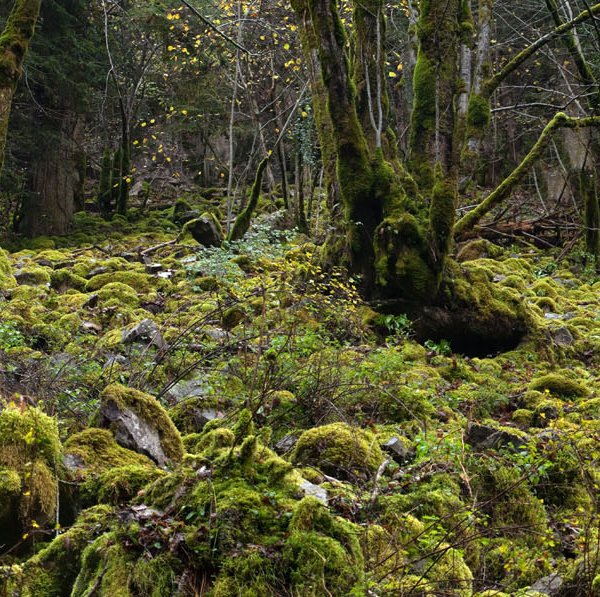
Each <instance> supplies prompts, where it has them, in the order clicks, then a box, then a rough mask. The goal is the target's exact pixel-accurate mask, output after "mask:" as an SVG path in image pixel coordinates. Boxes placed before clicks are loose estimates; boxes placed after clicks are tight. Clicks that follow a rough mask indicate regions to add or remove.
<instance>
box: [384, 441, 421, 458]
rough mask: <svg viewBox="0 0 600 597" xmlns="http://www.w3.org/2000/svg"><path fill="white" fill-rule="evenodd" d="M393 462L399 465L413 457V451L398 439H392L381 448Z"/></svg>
mask: <svg viewBox="0 0 600 597" xmlns="http://www.w3.org/2000/svg"><path fill="white" fill-rule="evenodd" d="M381 447H382V448H383V449H384V450H385V451H386V452H387V453H388V454H391V456H392V458H393V459H394V460H397V461H398V462H400V463H405V462H408V461H409V460H412V458H413V457H414V456H415V451H414V450H412V449H411V448H410V446H408V445H407V442H403V441H402V440H401V439H400V438H399V437H392V438H391V439H389V440H388V441H387V442H385V444H383V445H382V446H381Z"/></svg>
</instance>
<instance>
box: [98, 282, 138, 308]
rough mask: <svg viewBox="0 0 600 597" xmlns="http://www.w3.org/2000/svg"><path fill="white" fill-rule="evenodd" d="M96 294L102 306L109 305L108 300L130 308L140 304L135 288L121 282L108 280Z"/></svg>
mask: <svg viewBox="0 0 600 597" xmlns="http://www.w3.org/2000/svg"><path fill="white" fill-rule="evenodd" d="M97 294H98V299H99V300H100V301H101V304H102V306H103V307H106V306H109V302H110V303H113V302H115V303H116V304H118V305H119V306H123V305H124V306H127V307H132V308H135V307H139V304H140V299H139V298H138V294H137V292H136V291H135V289H134V288H132V287H131V286H129V285H128V284H124V283H123V282H109V283H108V284H105V285H104V286H102V288H100V289H99V290H98V292H97Z"/></svg>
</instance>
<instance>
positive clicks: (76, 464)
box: [63, 454, 85, 472]
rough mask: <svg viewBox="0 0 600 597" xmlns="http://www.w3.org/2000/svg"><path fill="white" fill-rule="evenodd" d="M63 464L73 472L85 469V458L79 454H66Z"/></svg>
mask: <svg viewBox="0 0 600 597" xmlns="http://www.w3.org/2000/svg"><path fill="white" fill-rule="evenodd" d="M63 464H64V466H65V468H66V469H68V470H69V471H72V472H75V471H78V470H80V469H82V468H85V462H84V461H83V458H82V457H81V456H79V455H77V454H65V455H64V456H63Z"/></svg>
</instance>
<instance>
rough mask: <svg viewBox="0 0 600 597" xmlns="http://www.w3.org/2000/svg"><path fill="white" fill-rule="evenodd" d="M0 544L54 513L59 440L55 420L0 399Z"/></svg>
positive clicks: (12, 539)
mask: <svg viewBox="0 0 600 597" xmlns="http://www.w3.org/2000/svg"><path fill="white" fill-rule="evenodd" d="M0 409H1V410H0V496H1V499H0V545H3V546H7V547H10V546H11V545H12V544H13V543H14V542H15V541H16V540H17V539H18V538H19V537H20V536H21V535H22V534H23V533H24V532H27V531H28V530H29V529H30V528H31V526H32V525H33V526H44V525H47V524H49V523H50V521H51V520H52V519H53V517H54V515H55V513H56V503H57V491H58V480H57V470H58V469H59V467H60V457H61V450H62V447H61V443H60V439H59V435H58V426H57V423H56V420H55V419H53V418H51V417H49V416H48V415H46V414H45V413H44V412H42V410H41V409H39V408H34V407H31V406H27V405H25V404H15V403H9V404H8V405H3V406H2V405H0Z"/></svg>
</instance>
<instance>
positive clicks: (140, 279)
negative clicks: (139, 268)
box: [86, 271, 164, 294]
mask: <svg viewBox="0 0 600 597" xmlns="http://www.w3.org/2000/svg"><path fill="white" fill-rule="evenodd" d="M115 282H119V283H121V284H126V285H127V286H129V287H131V288H133V289H134V290H135V291H136V292H139V293H141V294H149V293H150V292H153V291H156V289H157V288H158V287H161V286H163V285H164V281H161V280H157V279H156V278H153V277H152V276H149V275H148V274H142V273H139V272H132V271H117V272H108V273H105V274H98V275H96V276H94V277H93V278H90V279H89V280H88V282H87V285H86V290H87V291H88V292H94V291H96V290H100V288H102V287H103V286H106V285H107V284H111V283H115Z"/></svg>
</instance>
